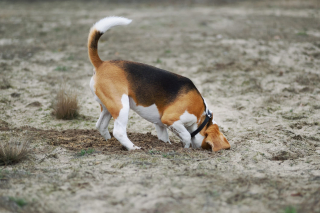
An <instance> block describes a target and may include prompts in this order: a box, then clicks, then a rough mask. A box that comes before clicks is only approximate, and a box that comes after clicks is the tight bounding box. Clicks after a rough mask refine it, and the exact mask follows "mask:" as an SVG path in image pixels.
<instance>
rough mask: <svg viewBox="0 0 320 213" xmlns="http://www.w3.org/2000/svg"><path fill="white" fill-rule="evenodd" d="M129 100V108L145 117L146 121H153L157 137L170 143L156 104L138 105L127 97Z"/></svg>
mask: <svg viewBox="0 0 320 213" xmlns="http://www.w3.org/2000/svg"><path fill="white" fill-rule="evenodd" d="M129 100H130V108H131V109H132V110H133V111H135V112H136V113H138V114H139V115H140V116H141V117H142V118H144V119H146V120H147V121H149V122H151V123H154V125H155V127H156V130H157V135H158V139H159V140H162V141H164V142H169V143H170V140H169V135H168V131H167V128H166V127H165V126H164V125H163V123H162V122H161V118H160V114H159V110H158V108H157V106H156V105H155V104H152V105H151V106H148V107H143V106H138V105H137V104H136V103H135V102H134V100H133V99H132V98H129Z"/></svg>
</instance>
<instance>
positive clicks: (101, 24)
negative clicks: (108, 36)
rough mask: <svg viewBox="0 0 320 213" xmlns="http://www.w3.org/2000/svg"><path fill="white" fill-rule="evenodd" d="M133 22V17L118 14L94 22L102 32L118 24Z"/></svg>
mask: <svg viewBox="0 0 320 213" xmlns="http://www.w3.org/2000/svg"><path fill="white" fill-rule="evenodd" d="M131 22H132V20H131V19H127V18H124V17H117V16H110V17H105V18H103V19H101V20H100V21H98V22H97V23H95V24H94V27H95V28H96V30H98V31H99V32H101V33H105V32H106V31H107V30H108V29H110V28H111V27H114V26H117V25H128V24H130V23H131Z"/></svg>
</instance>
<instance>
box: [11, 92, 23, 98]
mask: <svg viewBox="0 0 320 213" xmlns="http://www.w3.org/2000/svg"><path fill="white" fill-rule="evenodd" d="M20 95H21V94H20V93H17V92H14V93H11V97H12V98H19V97H20Z"/></svg>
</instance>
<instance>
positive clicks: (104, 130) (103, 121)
mask: <svg viewBox="0 0 320 213" xmlns="http://www.w3.org/2000/svg"><path fill="white" fill-rule="evenodd" d="M100 107H101V113H100V117H99V119H98V121H97V123H96V128H97V129H98V130H99V132H100V134H101V135H102V136H103V137H104V139H106V140H108V139H110V138H111V136H110V133H109V130H108V125H109V122H110V119H111V114H110V112H109V111H108V110H107V109H106V108H105V107H104V106H103V105H101V104H100Z"/></svg>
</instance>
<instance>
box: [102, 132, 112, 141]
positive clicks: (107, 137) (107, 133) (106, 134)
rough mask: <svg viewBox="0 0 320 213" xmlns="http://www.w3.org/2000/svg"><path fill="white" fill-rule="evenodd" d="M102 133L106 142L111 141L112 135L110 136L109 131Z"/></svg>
mask: <svg viewBox="0 0 320 213" xmlns="http://www.w3.org/2000/svg"><path fill="white" fill-rule="evenodd" d="M100 133H101V135H102V137H103V138H104V139H106V140H109V139H110V138H111V135H110V133H109V131H108V130H107V131H101V132H100Z"/></svg>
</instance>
